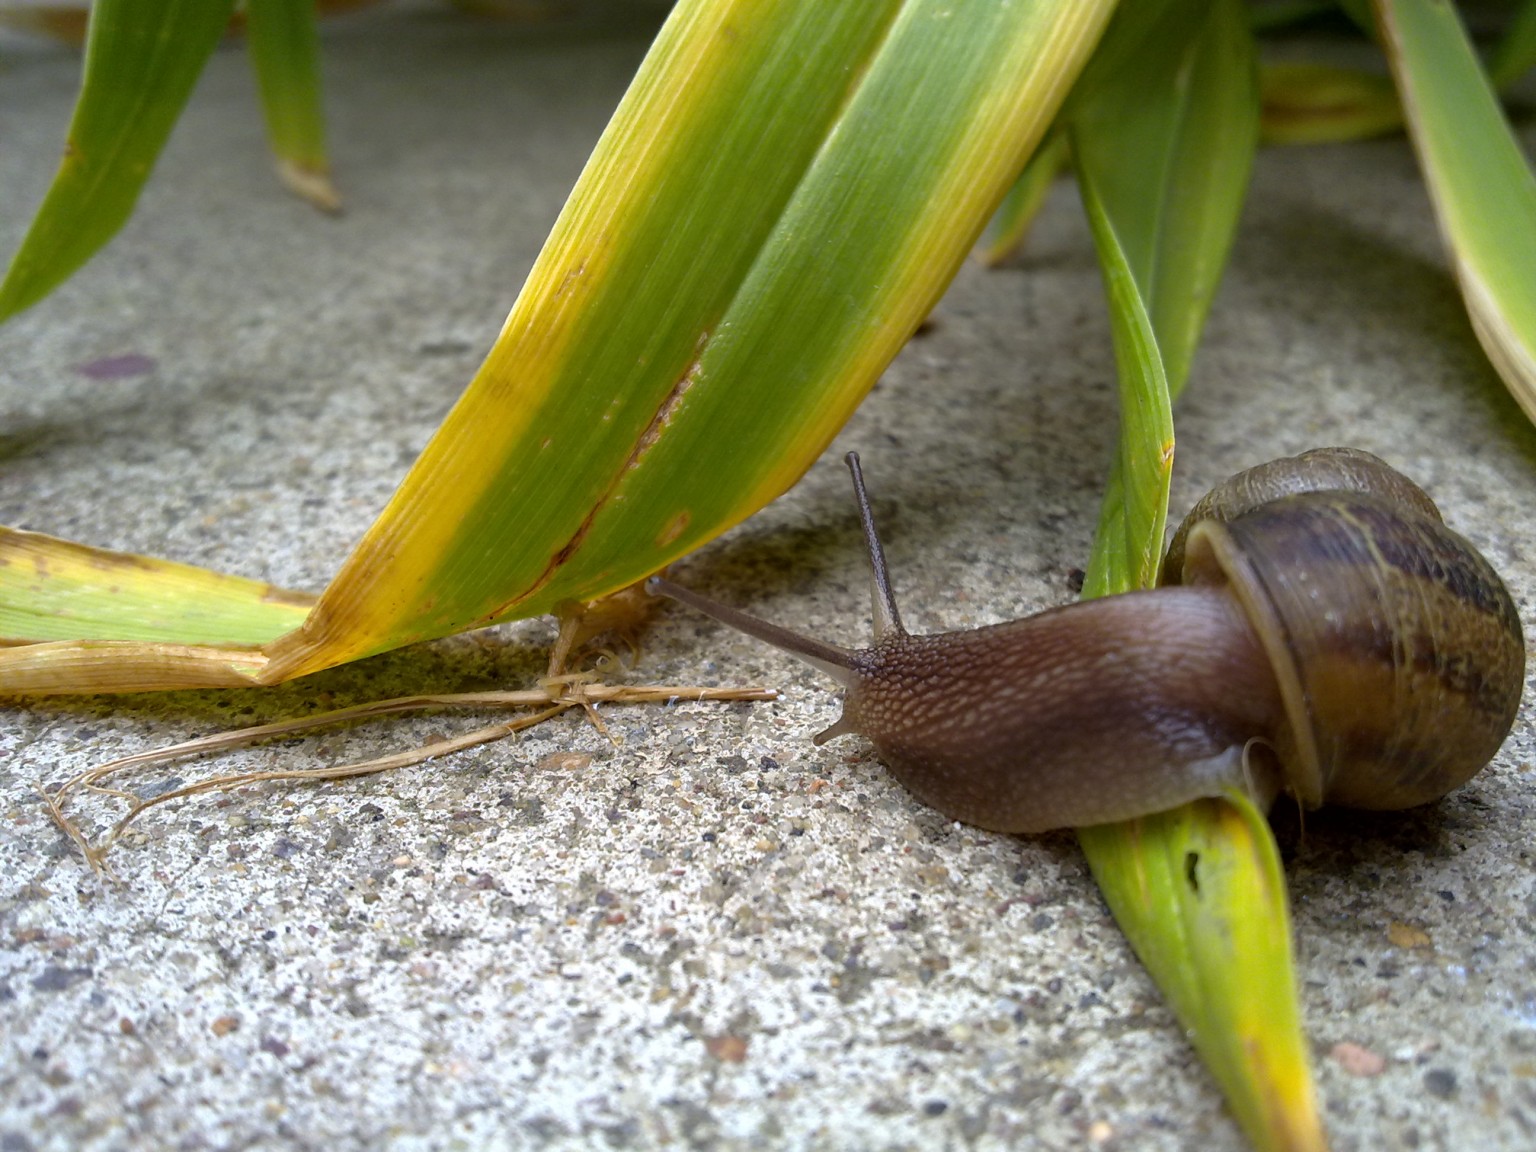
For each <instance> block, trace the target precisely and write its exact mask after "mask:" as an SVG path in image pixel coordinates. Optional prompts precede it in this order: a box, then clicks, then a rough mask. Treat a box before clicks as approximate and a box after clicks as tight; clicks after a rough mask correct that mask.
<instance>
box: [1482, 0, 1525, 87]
mask: <svg viewBox="0 0 1536 1152" xmlns="http://www.w3.org/2000/svg"><path fill="white" fill-rule="evenodd" d="M1532 68H1536V0H1525V3H1524V4H1522V5H1520V10H1519V11H1518V12H1516V13H1515V18H1514V20H1512V21H1511V22H1510V25H1509V28H1508V30H1507V31H1506V32H1505V33H1504V37H1503V39H1501V40H1500V41H1499V44H1498V47H1497V48H1495V49H1494V50H1493V56H1492V57H1491V58H1490V59H1489V61H1488V76H1489V78H1490V79H1491V80H1492V81H1493V85H1494V87H1495V88H1500V89H1503V88H1508V87H1509V86H1510V85H1511V84H1513V83H1514V82H1515V81H1516V80H1518V79H1520V77H1522V76H1524V75H1525V74H1526V73H1527V72H1529V71H1530V70H1531V69H1532Z"/></svg>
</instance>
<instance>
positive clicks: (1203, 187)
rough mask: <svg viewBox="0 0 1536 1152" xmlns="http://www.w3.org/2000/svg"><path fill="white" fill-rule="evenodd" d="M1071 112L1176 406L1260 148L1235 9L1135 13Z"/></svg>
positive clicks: (1249, 43) (1249, 63) (1223, 1)
mask: <svg viewBox="0 0 1536 1152" xmlns="http://www.w3.org/2000/svg"><path fill="white" fill-rule="evenodd" d="M1112 28H1113V32H1112V35H1113V40H1111V38H1110V37H1109V36H1106V38H1105V43H1104V45H1103V46H1102V47H1101V49H1100V50H1099V52H1098V53H1096V54H1095V56H1094V58H1093V61H1092V63H1091V64H1090V65H1089V68H1088V70H1087V71H1086V72H1085V74H1084V76H1083V79H1082V81H1081V83H1080V85H1079V88H1078V90H1077V92H1076V93H1075V94H1074V96H1073V104H1072V108H1071V119H1072V149H1073V156H1074V159H1075V162H1076V164H1077V169H1078V173H1079V176H1080V177H1081V178H1083V179H1084V180H1085V183H1091V184H1092V185H1093V186H1094V188H1095V189H1096V191H1097V194H1098V195H1099V196H1100V197H1101V199H1102V200H1103V202H1104V204H1105V206H1106V208H1107V209H1108V211H1109V213H1110V215H1111V217H1112V218H1113V219H1114V221H1115V226H1116V230H1117V232H1118V234H1119V236H1120V239H1121V243H1122V245H1123V246H1124V249H1125V258H1126V261H1127V264H1128V266H1129V270H1130V273H1131V275H1132V276H1133V277H1134V279H1135V280H1136V283H1137V285H1138V287H1139V288H1140V289H1141V293H1142V296H1143V298H1144V299H1145V300H1146V302H1147V313H1148V316H1149V318H1150V319H1151V322H1152V326H1153V328H1154V330H1155V331H1156V333H1157V343H1158V347H1159V349H1160V350H1161V352H1162V356H1163V363H1164V365H1165V367H1166V369H1167V373H1168V389H1169V391H1170V392H1171V393H1172V395H1173V396H1174V397H1175V398H1177V397H1178V395H1179V393H1180V392H1181V391H1183V388H1184V383H1185V381H1186V380H1187V379H1188V377H1189V366H1190V362H1191V360H1192V359H1193V358H1194V352H1195V346H1196V344H1197V343H1198V342H1199V338H1200V328H1201V326H1202V325H1203V324H1204V322H1205V316H1206V313H1207V312H1208V311H1209V310H1210V304H1211V299H1212V297H1213V296H1214V295H1215V293H1216V286H1217V285H1218V284H1219V283H1220V281H1221V273H1222V269H1223V268H1225V266H1226V261H1227V253H1228V251H1229V250H1230V249H1231V246H1232V237H1233V235H1234V233H1235V231H1236V227H1237V217H1238V214H1239V212H1240V211H1241V210H1242V204H1243V195H1244V193H1245V192H1246V190H1247V187H1248V175H1249V172H1250V171H1251V169H1252V167H1253V154H1254V149H1255V146H1256V144H1257V140H1258V107H1259V98H1258V80H1257V72H1256V65H1255V55H1254V46H1253V37H1252V34H1251V33H1250V32H1249V30H1248V27H1247V23H1246V13H1245V12H1244V11H1243V10H1242V6H1241V5H1240V4H1237V3H1235V2H1232V0H1220V2H1217V3H1209V4H1206V3H1189V2H1186V0H1173V2H1168V0H1159V2H1156V3H1142V4H1138V5H1135V6H1134V7H1129V8H1126V9H1125V10H1123V11H1122V13H1121V14H1120V15H1119V16H1118V17H1117V18H1116V22H1115V24H1114V25H1113V26H1112Z"/></svg>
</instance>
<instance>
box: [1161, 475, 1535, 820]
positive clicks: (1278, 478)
mask: <svg viewBox="0 0 1536 1152" xmlns="http://www.w3.org/2000/svg"><path fill="white" fill-rule="evenodd" d="M1309 485H1317V486H1318V489H1317V490H1309V491H1304V490H1302V489H1303V488H1306V487H1307V486H1309ZM1344 489H1349V490H1344ZM1277 492H1281V493H1284V494H1282V495H1279V496H1278V497H1276V495H1275V494H1276V493H1277ZM1181 552H1183V553H1185V555H1184V556H1183V558H1182V561H1181V562H1180V559H1179V555H1180V553H1181ZM1169 556H1170V565H1169V567H1170V568H1171V565H1172V564H1173V563H1176V562H1177V563H1180V567H1179V571H1180V573H1181V579H1182V582H1183V583H1186V584H1192V585H1214V586H1225V587H1227V588H1229V590H1230V591H1231V592H1232V594H1233V595H1234V596H1236V598H1237V599H1238V601H1239V602H1240V603H1241V604H1242V606H1243V609H1244V612H1245V614H1246V616H1247V618H1248V621H1249V623H1250V625H1251V626H1252V628H1253V630H1254V632H1255V634H1256V635H1257V636H1258V637H1259V640H1260V642H1261V643H1262V644H1263V646H1264V650H1265V653H1266V654H1267V656H1268V658H1269V663H1270V668H1271V670H1272V672H1273V674H1274V676H1275V679H1276V682H1277V684H1278V687H1279V689H1280V694H1281V698H1282V700H1283V702H1284V706H1285V713H1286V717H1287V720H1288V723H1287V724H1285V725H1283V726H1282V727H1281V728H1280V729H1279V730H1278V731H1277V732H1275V733H1274V734H1273V735H1272V736H1271V737H1270V739H1271V741H1272V742H1273V744H1274V746H1275V749H1276V752H1277V753H1278V755H1279V758H1280V761H1281V763H1282V764H1283V765H1284V777H1285V788H1286V790H1287V791H1288V792H1290V793H1291V794H1292V795H1294V796H1295V797H1296V798H1297V799H1298V800H1300V801H1301V803H1302V804H1303V805H1305V806H1307V807H1309V808H1315V807H1318V806H1319V805H1321V804H1324V803H1328V804H1339V805H1343V806H1346V807H1351V808H1381V809H1390V808H1410V807H1414V806H1416V805H1419V804H1427V803H1429V802H1430V801H1432V800H1435V799H1438V798H1439V797H1441V796H1444V795H1445V794H1446V793H1447V792H1449V791H1451V789H1453V788H1455V787H1457V786H1458V785H1460V784H1462V783H1464V782H1465V781H1466V780H1468V779H1470V778H1471V777H1472V776H1473V775H1475V774H1476V773H1477V772H1478V771H1479V770H1480V769H1481V768H1482V767H1483V765H1485V764H1486V763H1487V762H1488V761H1489V760H1490V759H1491V758H1492V757H1493V755H1494V753H1495V752H1497V751H1498V749H1499V745H1500V744H1501V743H1503V740H1504V737H1505V735H1506V734H1507V733H1508V732H1509V729H1510V727H1511V725H1512V724H1513V723H1514V718H1515V713H1516V711H1517V709H1518V708H1519V704H1520V693H1521V689H1522V687H1523V681H1524V676H1525V645H1524V640H1523V637H1522V634H1521V629H1520V619H1519V616H1518V615H1517V613H1516V611H1515V606H1514V603H1513V602H1512V601H1511V599H1510V596H1509V593H1508V592H1507V591H1506V590H1505V588H1504V584H1503V582H1502V581H1501V580H1500V579H1499V577H1498V574H1497V573H1495V572H1494V570H1493V568H1492V566H1491V565H1489V563H1488V562H1487V560H1485V559H1484V558H1483V556H1482V555H1481V554H1480V553H1479V552H1478V551H1477V550H1476V549H1475V548H1473V547H1472V545H1471V544H1469V543H1468V542H1467V541H1466V540H1464V539H1463V538H1462V537H1460V536H1459V535H1457V534H1456V533H1455V532H1452V531H1451V530H1450V529H1449V528H1447V527H1445V525H1444V524H1443V523H1442V522H1441V520H1440V514H1439V511H1438V509H1436V508H1435V506H1434V503H1433V502H1432V501H1431V500H1430V499H1429V497H1428V496H1427V495H1425V493H1424V492H1423V490H1422V489H1420V488H1419V487H1418V486H1417V485H1416V484H1414V483H1413V482H1412V481H1410V480H1408V479H1407V478H1406V477H1405V476H1403V475H1402V474H1401V473H1399V472H1397V471H1395V470H1393V469H1392V468H1391V467H1390V466H1388V465H1387V464H1386V463H1385V462H1384V461H1382V460H1380V459H1378V458H1377V457H1374V456H1371V455H1369V454H1368V453H1364V452H1359V451H1357V450H1353V449H1331V450H1328V449H1325V450H1319V451H1316V452H1310V453H1306V454H1304V455H1302V456H1299V457H1295V458H1294V459H1287V460H1280V461H1274V462H1272V463H1271V464H1268V465H1261V466H1260V467H1259V468H1257V469H1253V470H1250V471H1249V472H1246V473H1242V474H1240V475H1239V476H1238V477H1234V478H1233V480H1231V481H1228V482H1227V483H1226V484H1224V485H1222V486H1221V487H1220V488H1218V489H1216V490H1215V491H1214V492H1212V493H1211V494H1210V495H1208V496H1207V497H1206V498H1205V499H1204V500H1202V501H1201V502H1200V503H1199V504H1197V505H1196V506H1195V508H1194V509H1193V510H1192V511H1191V513H1190V516H1189V517H1188V518H1187V519H1186V521H1185V525H1184V526H1182V527H1181V529H1180V531H1179V532H1178V533H1176V534H1175V538H1174V544H1173V545H1172V546H1171V547H1170V550H1169ZM1164 578H1165V581H1168V580H1169V576H1168V575H1167V569H1165V577H1164Z"/></svg>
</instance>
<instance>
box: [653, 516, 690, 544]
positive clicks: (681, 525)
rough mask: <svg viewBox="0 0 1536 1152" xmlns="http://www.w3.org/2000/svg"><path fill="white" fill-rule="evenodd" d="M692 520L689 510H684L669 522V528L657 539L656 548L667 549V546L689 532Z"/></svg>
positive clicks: (663, 530) (662, 531) (664, 529)
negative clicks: (689, 523) (689, 524)
mask: <svg viewBox="0 0 1536 1152" xmlns="http://www.w3.org/2000/svg"><path fill="white" fill-rule="evenodd" d="M692 519H693V516H692V514H691V513H690V512H688V510H687V509H684V510H683V511H681V512H679V513H678V514H677V515H676V516H674V517H672V519H670V520H668V521H667V526H666V527H665V528H663V529H662V530H661V534H660V535H658V536H657V537H656V547H658V548H665V547H666V546H667V545H669V544H671V543H672V542H673V541H675V540H676V539H677V538H678V537H679V536H681V535H682V534H683V533H684V532H685V531H686V530H687V528H688V522H689V521H690V520H692Z"/></svg>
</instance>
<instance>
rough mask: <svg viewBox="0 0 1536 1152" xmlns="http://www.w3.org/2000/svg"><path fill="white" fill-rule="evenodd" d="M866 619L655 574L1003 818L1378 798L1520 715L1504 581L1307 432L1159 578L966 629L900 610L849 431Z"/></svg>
mask: <svg viewBox="0 0 1536 1152" xmlns="http://www.w3.org/2000/svg"><path fill="white" fill-rule="evenodd" d="M847 463H848V467H849V470H850V472H851V473H852V475H853V487H854V494H855V497H856V499H857V501H858V506H859V514H860V517H861V519H862V522H863V529H864V538H865V543H866V545H867V547H868V550H869V561H870V566H871V569H872V575H873V600H874V642H873V643H872V644H871V645H870V646H869V647H868V648H860V649H847V648H840V647H837V646H835V645H832V644H828V643H825V642H823V641H820V640H816V639H812V638H810V637H806V636H800V635H798V634H796V633H794V632H792V631H790V630H788V629H785V628H782V627H780V626H778V625H776V624H771V623H768V622H766V621H763V620H759V619H757V618H755V617H752V616H749V615H747V614H745V613H743V612H740V611H737V610H736V609H734V608H730V607H728V606H726V605H723V604H719V603H716V602H715V601H713V600H710V599H708V598H707V597H704V596H702V595H700V594H699V593H697V592H693V591H691V590H689V589H687V588H684V587H680V586H679V585H677V584H674V583H672V582H671V581H669V580H666V579H663V578H662V577H659V576H656V577H652V578H651V579H650V580H649V581H648V582H647V587H648V588H649V589H650V590H651V591H652V592H653V593H654V594H659V595H664V596H669V597H671V598H673V599H675V600H679V601H681V602H682V603H684V604H686V605H688V606H690V607H692V608H695V609H697V610H699V611H701V612H704V613H706V614H708V615H710V616H713V617H714V618H716V619H717V620H720V621H722V622H723V623H725V624H729V625H731V626H732V627H734V628H737V629H739V630H740V631H742V632H745V633H747V634H749V635H751V636H755V637H757V638H758V639H760V640H763V641H766V642H767V643H769V644H773V645H775V646H777V647H779V648H782V649H784V650H785V651H788V652H790V653H793V654H794V655H796V656H798V657H800V658H801V659H803V660H806V661H807V662H809V663H810V664H812V665H814V666H815V667H817V668H819V669H821V670H822V671H823V672H825V673H827V674H828V675H829V676H831V677H833V678H834V679H835V680H838V681H839V682H841V683H842V685H843V687H844V689H845V694H844V700H843V712H842V716H841V717H840V718H839V719H838V721H837V722H836V723H835V724H833V725H832V726H831V727H829V728H827V729H826V730H825V731H823V732H821V733H819V734H818V735H817V736H816V737H815V742H816V743H817V744H822V743H825V742H826V741H828V740H830V739H832V738H833V737H836V736H841V735H845V734H848V733H858V734H860V735H862V736H864V737H866V738H867V739H868V740H869V741H870V742H871V743H872V744H873V745H874V747H875V749H876V751H877V753H878V754H879V756H880V759H881V760H882V761H884V763H885V764H886V766H887V767H888V768H889V769H890V770H891V772H892V773H893V774H894V775H895V776H896V777H897V779H899V780H900V781H901V783H902V784H904V785H905V786H906V787H907V789H908V790H909V791H911V792H912V793H913V794H914V795H915V796H916V797H917V798H918V799H919V800H921V801H923V802H925V803H927V804H929V805H930V806H932V807H934V808H936V809H938V810H939V811H940V812H942V813H944V814H945V815H946V816H949V817H950V818H952V819H955V820H960V821H963V822H965V823H968V824H974V825H977V826H979V827H982V828H988V829H992V830H995V831H1000V832H1016V833H1029V832H1042V831H1045V830H1047V829H1052V828H1062V827H1081V826H1084V825H1091V824H1101V823H1107V822H1111V821H1118V820H1125V819H1129V818H1132V817H1135V816H1141V815H1147V814H1150V813H1153V812H1158V811H1162V810H1165V809H1168V808H1173V807H1176V806H1177V805H1179V804H1182V803H1185V802H1188V801H1191V800H1195V799H1198V798H1201V797H1206V796H1216V795H1221V794H1223V793H1225V792H1227V791H1229V790H1231V789H1244V790H1246V791H1247V792H1248V793H1249V795H1251V796H1253V797H1254V799H1255V800H1256V801H1257V802H1259V803H1261V804H1262V805H1264V806H1266V807H1267V806H1268V805H1269V804H1271V803H1273V801H1274V800H1275V798H1276V797H1277V796H1278V795H1279V794H1280V793H1282V792H1283V793H1286V794H1289V795H1290V796H1292V797H1294V798H1295V799H1296V801H1298V802H1299V803H1300V804H1301V805H1302V806H1304V807H1307V808H1316V807H1319V806H1320V805H1322V804H1338V805H1344V806H1348V807H1357V808H1375V809H1395V808H1409V807H1413V806H1416V805H1419V804H1425V803H1429V802H1430V801H1432V800H1435V799H1438V798H1439V797H1441V796H1443V795H1445V794H1446V793H1447V792H1449V791H1450V790H1451V789H1453V788H1455V787H1457V786H1458V785H1460V784H1462V783H1463V782H1465V781H1466V780H1468V779H1470V778H1471V777H1472V776H1473V775H1475V774H1476V773H1477V772H1478V771H1479V770H1480V769H1481V768H1482V767H1483V766H1484V765H1485V764H1486V763H1487V762H1488V761H1489V760H1490V759H1491V758H1492V757H1493V754H1494V753H1495V752H1496V751H1497V750H1498V748H1499V746H1500V744H1502V743H1503V740H1504V737H1505V736H1506V735H1507V734H1508V732H1509V729H1510V727H1511V726H1512V725H1513V723H1514V717H1515V712H1516V709H1517V708H1518V706H1519V702H1520V693H1521V689H1522V687H1523V682H1524V675H1525V645H1524V640H1523V637H1522V635H1521V630H1520V621H1519V617H1518V616H1517V614H1516V612H1515V606H1514V603H1513V602H1512V600H1511V599H1510V596H1509V593H1508V591H1507V590H1506V589H1505V587H1504V585H1503V583H1502V582H1501V581H1500V579H1499V577H1498V575H1497V574H1496V573H1495V572H1494V571H1493V569H1492V567H1491V566H1490V565H1489V564H1488V562H1487V561H1486V560H1485V559H1484V558H1483V557H1482V556H1481V555H1480V554H1479V553H1478V552H1477V550H1476V549H1474V548H1473V547H1472V546H1471V545H1470V544H1468V543H1467V542H1466V541H1465V540H1463V539H1462V538H1461V537H1460V536H1458V535H1456V534H1455V533H1454V532H1452V531H1451V530H1450V529H1449V528H1446V527H1445V526H1444V524H1442V523H1441V520H1440V515H1439V512H1438V511H1437V510H1436V508H1435V505H1434V504H1433V502H1432V501H1431V500H1430V499H1429V497H1428V496H1427V495H1426V494H1425V493H1424V492H1423V490H1422V489H1420V488H1419V487H1418V486H1417V485H1416V484H1414V483H1413V482H1412V481H1410V480H1408V479H1407V478H1406V477H1404V476H1403V475H1401V474H1400V473H1398V472H1396V471H1394V470H1393V469H1392V468H1391V467H1390V466H1388V465H1387V464H1386V463H1385V462H1384V461H1382V460H1380V459H1378V458H1377V457H1375V456H1372V455H1370V454H1369V453H1366V452H1361V451H1358V450H1355V449H1319V450H1317V451H1314V452H1308V453H1305V454H1304V455H1301V456H1298V457H1295V458H1293V459H1286V460H1277V461H1274V462H1271V463H1269V464H1265V465H1260V466H1259V467H1257V468H1254V469H1250V470H1249V471H1247V472H1244V473H1240V474H1239V475H1238V476H1235V477H1233V478H1232V479H1231V480H1229V481H1227V482H1226V483H1225V484H1223V485H1221V486H1220V487H1219V488H1217V489H1216V490H1215V491H1214V492H1212V493H1211V494H1210V495H1208V496H1207V497H1205V499H1203V500H1201V501H1200V503H1199V504H1197V505H1196V506H1195V508H1194V510H1193V511H1192V512H1191V513H1190V515H1189V517H1188V518H1187V519H1186V520H1185V522H1184V524H1183V525H1182V526H1181V527H1180V528H1179V529H1178V531H1177V532H1176V533H1175V534H1174V537H1173V541H1172V544H1171V546H1170V549H1169V553H1168V556H1167V558H1166V560H1165V567H1164V575H1163V582H1162V583H1161V584H1160V586H1159V587H1157V588H1155V589H1151V590H1147V591H1138V592H1127V593H1124V594H1121V595H1118V596H1107V597H1104V598H1102V599H1098V600H1091V601H1081V602H1078V603H1075V604H1068V605H1065V606H1062V607H1057V608H1051V609H1047V610H1045V611H1043V612H1039V613H1037V614H1035V615H1033V616H1029V617H1026V618H1024V619H1022V620H1014V621H1010V622H1007V623H1003V624H997V625H992V626H990V627H984V628H976V629H972V630H967V631H959V632H946V633H940V634H936V635H928V636H914V635H911V634H910V633H908V632H907V631H906V629H904V628H903V627H902V625H901V618H900V616H899V614H898V612H897V609H896V600H895V596H894V594H893V593H892V590H891V584H890V580H889V577H888V575H887V573H886V566H885V557H884V553H883V551H882V549H881V546H880V539H879V537H878V535H877V534H876V531H875V525H874V518H873V515H872V513H871V511H870V506H869V499H868V496H867V495H866V493H865V489H864V481H863V477H862V474H861V471H860V468H859V461H858V457H857V455H856V454H853V453H850V454H849V455H848V457H847Z"/></svg>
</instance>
